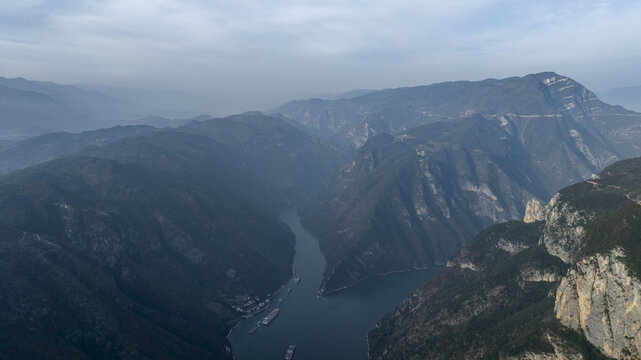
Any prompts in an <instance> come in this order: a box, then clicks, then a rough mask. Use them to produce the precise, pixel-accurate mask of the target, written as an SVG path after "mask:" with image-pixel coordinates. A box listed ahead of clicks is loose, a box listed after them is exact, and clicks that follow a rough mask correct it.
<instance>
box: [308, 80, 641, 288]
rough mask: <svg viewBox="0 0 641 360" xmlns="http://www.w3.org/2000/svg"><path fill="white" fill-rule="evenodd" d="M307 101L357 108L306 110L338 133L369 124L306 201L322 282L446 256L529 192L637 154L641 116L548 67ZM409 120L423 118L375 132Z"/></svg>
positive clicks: (348, 281)
mask: <svg viewBox="0 0 641 360" xmlns="http://www.w3.org/2000/svg"><path fill="white" fill-rule="evenodd" d="M313 104H316V105H319V107H318V108H316V107H313V106H312V105H313ZM307 105H309V107H305V106H301V107H300V109H307V110H309V114H316V115H319V114H325V115H327V114H328V113H327V111H328V109H331V111H332V114H338V112H339V109H343V110H345V109H351V110H350V111H352V110H355V109H359V110H358V112H359V113H361V114H362V116H361V117H355V118H354V119H356V120H354V121H353V122H349V121H345V122H334V121H338V117H330V118H328V117H325V116H324V115H323V116H321V115H319V116H316V115H310V117H303V119H316V120H310V122H309V124H324V125H323V126H326V127H323V129H325V130H326V131H331V132H334V133H335V134H336V136H346V137H344V139H346V140H349V139H352V140H353V138H350V137H349V136H351V135H353V134H354V133H353V132H351V130H349V131H347V130H348V129H350V128H351V129H354V126H356V127H358V126H365V127H367V128H369V129H370V130H371V131H369V132H368V133H366V134H362V135H363V136H364V137H363V139H365V138H367V139H368V141H367V142H366V143H365V145H364V146H363V147H362V148H361V149H360V150H359V152H358V154H357V155H356V157H355V159H354V161H353V162H352V164H351V165H350V166H348V167H347V168H345V169H343V170H342V172H341V173H339V174H338V175H337V176H335V177H334V178H333V179H332V180H331V181H330V182H329V183H328V185H327V186H326V188H325V190H324V191H323V192H322V193H321V195H320V196H318V197H317V198H316V199H315V200H314V201H311V202H310V203H308V204H307V206H306V207H305V208H304V211H303V223H304V224H305V225H306V226H307V227H309V228H310V229H311V230H312V231H313V232H314V233H315V234H316V235H318V239H319V242H320V245H321V250H322V251H323V253H324V254H325V256H326V259H327V268H326V271H325V275H324V279H323V283H322V285H321V291H330V290H335V289H338V288H341V287H344V286H348V285H352V284H354V283H355V282H356V281H359V280H362V279H364V278H367V277H370V276H373V275H375V274H382V273H385V272H389V271H398V270H408V269H414V268H418V267H429V266H432V265H434V264H439V263H444V262H445V261H446V260H447V259H448V258H449V257H450V256H451V255H452V254H453V253H454V252H455V251H456V249H458V248H459V247H460V246H461V245H462V244H463V243H465V242H466V241H468V240H469V239H470V238H471V237H472V236H473V235H474V234H475V233H477V232H478V231H480V230H481V229H483V228H484V227H485V226H487V225H489V224H492V223H496V222H500V221H506V220H509V219H515V218H519V217H521V216H522V214H523V212H524V210H525V205H526V203H527V202H528V201H529V200H530V199H532V198H538V199H547V198H549V196H551V195H552V194H553V193H554V192H556V191H558V190H559V189H560V188H562V187H563V186H566V185H568V184H571V183H573V182H576V181H579V180H582V179H586V178H589V177H590V176H591V175H592V174H594V173H598V172H599V171H600V170H601V169H602V168H603V167H604V166H606V165H608V164H610V163H612V162H614V161H616V160H618V159H621V158H626V157H629V156H633V155H638V154H641V143H639V141H638V139H639V138H641V114H637V113H634V112H631V111H628V110H625V109H623V108H621V107H619V106H611V105H607V104H604V103H603V102H601V101H600V100H598V99H597V98H596V96H594V95H593V94H592V93H591V92H589V91H588V90H587V89H585V88H584V87H583V86H581V85H580V84H578V83H576V82H574V81H573V80H571V79H569V78H566V77H563V76H560V75H557V74H553V73H543V74H537V75H528V76H526V77H523V78H509V79H505V80H486V81H481V82H460V83H445V84H436V85H432V86H428V87H418V88H405V89H396V90H386V91H382V92H378V93H372V94H370V95H366V96H364V97H360V98H355V99H352V100H350V101H347V102H345V101H337V102H318V101H311V102H309V103H308V104H307ZM356 105H358V106H361V108H357V107H356ZM319 109H324V110H319ZM301 111H302V110H301ZM323 111H325V112H323ZM345 111H347V110H345ZM475 112H478V113H480V115H474V116H463V117H460V118H456V117H454V115H456V114H468V113H475ZM423 113H424V114H423ZM420 114H423V115H420ZM350 119H351V118H350ZM373 119H377V120H373ZM381 119H386V120H385V121H383V122H381V121H379V120H381ZM417 122H428V124H427V125H423V126H420V127H415V128H411V129H408V130H406V131H403V132H401V133H397V134H395V135H388V134H379V135H373V134H374V133H375V132H379V131H389V130H392V129H398V128H402V127H404V126H410V125H411V124H415V123H417ZM303 123H304V124H306V123H305V122H303ZM373 129H378V130H377V131H374V130H373ZM345 131H347V132H345Z"/></svg>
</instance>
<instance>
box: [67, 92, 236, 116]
mask: <svg viewBox="0 0 641 360" xmlns="http://www.w3.org/2000/svg"><path fill="white" fill-rule="evenodd" d="M74 86H76V87H78V88H80V89H84V90H89V91H95V92H99V93H102V94H107V95H109V96H112V97H117V98H122V99H128V100H129V101H132V102H134V103H135V104H137V106H138V108H137V112H138V114H139V115H142V114H145V115H150V116H160V117H169V118H188V117H193V116H197V115H199V114H203V113H211V114H214V115H221V114H224V113H225V112H226V110H223V109H220V108H221V105H222V104H217V101H216V99H214V98H213V97H210V96H204V95H198V94H192V93H188V92H184V91H175V90H152V89H138V88H131V87H117V86H106V85H90V84H80V85H74Z"/></svg>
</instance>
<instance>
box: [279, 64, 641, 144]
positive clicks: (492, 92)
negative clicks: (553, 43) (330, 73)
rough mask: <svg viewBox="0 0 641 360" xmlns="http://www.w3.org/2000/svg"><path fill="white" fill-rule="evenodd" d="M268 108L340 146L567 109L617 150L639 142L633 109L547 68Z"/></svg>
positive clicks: (533, 117)
mask: <svg viewBox="0 0 641 360" xmlns="http://www.w3.org/2000/svg"><path fill="white" fill-rule="evenodd" d="M274 111H275V112H278V113H281V114H282V115H283V116H285V117H287V118H289V119H291V120H292V121H295V122H297V123H299V124H301V125H303V126H305V128H306V129H307V130H308V132H309V133H311V134H314V135H317V136H320V137H321V138H324V139H326V140H332V141H333V142H335V143H337V144H339V146H341V147H342V148H346V149H349V148H358V147H360V146H362V145H363V144H365V142H366V141H367V139H369V138H370V137H371V136H374V135H376V134H380V133H390V134H394V133H399V132H402V131H405V130H407V129H410V128H412V127H416V126H419V125H423V124H428V123H432V122H437V121H443V120H447V119H457V118H460V117H463V116H469V115H472V114H480V115H483V116H484V117H486V118H489V119H495V120H496V121H508V122H514V121H517V122H521V121H526V120H528V119H529V120H537V119H539V120H544V119H546V118H554V117H562V116H571V117H573V118H575V119H577V121H578V120H579V119H583V121H584V122H585V124H584V125H585V126H586V128H590V129H592V128H594V131H598V134H596V133H595V134H594V136H597V135H600V136H606V137H607V138H608V139H609V141H611V142H613V144H614V145H615V146H616V145H617V144H620V145H621V146H622V148H620V149H619V148H617V150H618V151H619V152H621V153H625V154H634V153H636V152H638V151H639V149H640V147H639V146H638V145H634V146H633V145H631V141H630V139H631V138H632V137H633V136H636V135H638V134H639V131H640V130H639V128H638V127H637V125H638V124H637V120H638V117H637V116H638V115H637V114H636V113H632V112H630V111H627V110H625V109H623V108H621V107H619V106H610V105H606V104H604V103H603V102H601V101H599V99H598V98H597V97H596V96H595V95H594V94H593V93H592V92H590V91H589V90H587V89H586V88H585V87H583V86H581V84H579V83H577V82H576V81H574V80H572V79H570V78H567V77H565V76H561V75H558V74H555V73H550V72H546V73H540V74H532V75H527V76H525V77H522V78H519V77H512V78H507V79H502V80H496V79H488V80H484V81H478V82H469V81H457V82H446V83H439V84H433V85H428V86H417V87H407V88H398V89H386V90H381V91H376V92H372V93H370V94H367V95H363V96H359V97H355V98H351V99H340V100H320V99H310V100H301V101H292V102H290V103H287V104H285V105H283V106H281V107H279V108H277V109H276V110H274ZM502 119H503V120H502ZM588 125H589V126H588ZM622 130H626V131H628V134H624V133H623V131H622ZM631 146H632V148H630V147H631ZM630 156H632V155H630Z"/></svg>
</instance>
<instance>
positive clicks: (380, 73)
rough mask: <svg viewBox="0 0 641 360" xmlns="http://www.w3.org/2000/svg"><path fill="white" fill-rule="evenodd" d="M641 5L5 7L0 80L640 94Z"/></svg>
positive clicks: (182, 1) (238, 1)
mask: <svg viewBox="0 0 641 360" xmlns="http://www.w3.org/2000/svg"><path fill="white" fill-rule="evenodd" d="M639 19H641V1H638V0H628V1H599V0H594V1H586V0H581V1H573V0H564V1H558V0H536V1H534V0H533V1H519V0H474V1H468V0H441V1H432V0H422V1H418V0H394V1H389V0H388V1H382V0H367V1H361V0H353V1H351V0H350V1H338V0H325V1H306V0H297V1H293V0H291V1H290V0H282V1H272V0H258V1H254V0H248V1H244V0H235V1H229V0H225V1H218V0H210V1H205V0H179V1H178V0H145V1H141V0H96V1H94V0H55V1H42V0H20V1H16V0H0V76H4V77H24V78H28V79H32V80H48V81H55V82H59V83H66V84H104V85H111V86H128V87H138V88H152V89H174V90H180V91H187V92H191V93H198V94H207V95H211V96H221V97H226V98H228V99H235V100H236V101H237V102H238V104H240V105H239V106H241V107H247V110H249V109H261V108H263V107H267V106H271V105H274V104H276V103H278V102H283V101H285V100H289V99H293V98H302V97H307V96H312V95H315V94H324V93H340V92H344V91H349V90H354V89H382V88H390V87H400V86H414V85H426V84H431V83H435V82H442V81H449V80H481V79H486V78H504V77H509V76H523V75H526V74H529V73H536V72H541V71H555V72H557V73H560V74H563V75H566V76H570V77H572V78H574V79H575V80H577V81H579V82H581V83H583V84H584V85H586V86H587V87H588V88H590V89H591V90H594V91H597V92H604V91H607V90H609V89H612V88H615V87H620V86H636V85H641V25H640V24H641V23H640V22H639Z"/></svg>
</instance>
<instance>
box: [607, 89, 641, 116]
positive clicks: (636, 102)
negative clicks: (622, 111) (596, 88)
mask: <svg viewBox="0 0 641 360" xmlns="http://www.w3.org/2000/svg"><path fill="white" fill-rule="evenodd" d="M599 96H600V97H601V99H603V101H605V102H608V103H610V104H617V105H621V106H623V107H625V108H627V109H630V110H634V111H638V112H641V86H632V87H620V88H616V89H612V90H610V91H608V92H606V93H603V94H600V95H599Z"/></svg>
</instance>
